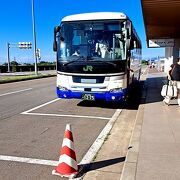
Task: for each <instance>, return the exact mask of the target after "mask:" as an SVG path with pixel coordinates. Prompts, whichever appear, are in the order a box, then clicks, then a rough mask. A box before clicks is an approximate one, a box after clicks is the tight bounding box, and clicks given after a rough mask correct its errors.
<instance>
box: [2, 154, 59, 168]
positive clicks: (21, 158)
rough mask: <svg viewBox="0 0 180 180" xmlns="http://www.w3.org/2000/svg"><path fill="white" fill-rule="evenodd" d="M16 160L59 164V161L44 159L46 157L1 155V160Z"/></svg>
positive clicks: (49, 164) (50, 164)
mask: <svg viewBox="0 0 180 180" xmlns="http://www.w3.org/2000/svg"><path fill="white" fill-rule="evenodd" d="M1 160H2V161H14V162H22V163H28V164H40V165H47V166H57V165H58V163H59V162H58V161H51V160H44V159H34V158H24V157H16V156H4V155H0V161H1Z"/></svg>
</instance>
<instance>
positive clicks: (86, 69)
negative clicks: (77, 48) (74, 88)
mask: <svg viewBox="0 0 180 180" xmlns="http://www.w3.org/2000/svg"><path fill="white" fill-rule="evenodd" d="M83 71H85V72H87V71H93V67H92V66H88V65H87V66H85V67H83Z"/></svg>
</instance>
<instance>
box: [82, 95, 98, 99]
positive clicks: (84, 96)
mask: <svg viewBox="0 0 180 180" xmlns="http://www.w3.org/2000/svg"><path fill="white" fill-rule="evenodd" d="M82 99H83V100H87V101H94V100H95V97H94V95H93V94H83V95H82Z"/></svg>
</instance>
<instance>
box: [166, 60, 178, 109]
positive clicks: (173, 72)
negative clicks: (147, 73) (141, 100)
mask: <svg viewBox="0 0 180 180" xmlns="http://www.w3.org/2000/svg"><path fill="white" fill-rule="evenodd" d="M168 79H169V80H170V81H172V83H173V85H175V86H176V87H177V102H178V105H179V107H180V57H179V58H178V61H177V63H174V64H172V65H171V66H170V70H169V71H168ZM170 100H171V97H169V96H166V97H165V98H164V100H163V102H164V103H165V104H166V105H169V102H170Z"/></svg>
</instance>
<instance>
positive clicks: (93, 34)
mask: <svg viewBox="0 0 180 180" xmlns="http://www.w3.org/2000/svg"><path fill="white" fill-rule="evenodd" d="M123 27H124V23H123V22H121V21H112V20H111V21H106V22H104V21H103V22H102V21H75V22H62V23H61V30H60V32H59V33H58V34H57V40H58V41H57V42H58V49H57V57H58V61H67V62H68V61H76V60H78V61H83V60H92V61H93V60H94V61H95V60H101V61H105V60H106V61H114V60H116V61H117V60H125V59H126V57H125V56H126V53H125V35H124V34H125V32H124V31H123V29H124V28H123Z"/></svg>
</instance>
